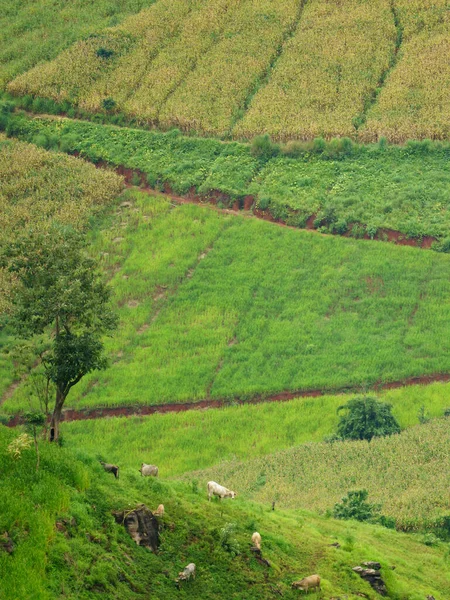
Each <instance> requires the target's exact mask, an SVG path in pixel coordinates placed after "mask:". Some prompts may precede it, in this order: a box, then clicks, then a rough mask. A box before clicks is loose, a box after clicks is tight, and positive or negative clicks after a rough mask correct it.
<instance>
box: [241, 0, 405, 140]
mask: <svg viewBox="0 0 450 600" xmlns="http://www.w3.org/2000/svg"><path fill="white" fill-rule="evenodd" d="M395 38H396V30H395V26H394V22H393V19H392V13H391V7H390V2H389V1H388V0H376V1H375V2H370V3H368V2H366V1H365V0H350V1H347V2H345V9H344V8H343V6H342V3H336V2H335V1H333V0H312V1H311V2H307V3H306V5H305V9H304V11H303V15H302V19H301V21H300V24H299V27H298V29H297V31H296V33H295V35H294V36H293V37H292V39H291V40H290V41H289V42H288V43H287V44H286V46H285V47H284V50H283V53H282V55H281V57H280V59H279V60H278V62H277V63H276V66H275V68H274V70H273V72H272V74H271V77H270V80H269V82H268V84H267V85H266V86H263V87H261V88H260V90H259V91H258V93H257V94H256V96H255V97H254V99H253V101H252V103H251V105H250V108H249V110H248V111H247V113H246V114H245V116H244V118H243V120H242V121H241V122H239V123H238V125H237V126H236V127H235V129H234V131H233V133H235V134H236V135H238V136H240V137H247V138H251V137H252V136H253V135H255V133H257V134H259V133H266V132H267V133H269V134H270V135H271V136H272V137H273V138H275V139H282V140H283V139H286V138H287V139H291V138H305V139H313V138H314V137H318V136H321V135H325V136H327V137H330V136H352V135H354V134H355V126H356V124H357V119H358V117H359V115H360V113H362V112H363V111H364V106H365V103H366V102H367V100H368V99H369V98H370V97H371V95H372V94H373V92H374V90H375V88H376V87H377V85H378V81H379V80H380V78H381V77H382V75H383V73H384V72H385V71H386V70H387V69H388V67H389V64H390V61H391V60H392V56H393V53H394V47H395Z"/></svg>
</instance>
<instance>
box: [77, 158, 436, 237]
mask: <svg viewBox="0 0 450 600" xmlns="http://www.w3.org/2000/svg"><path fill="white" fill-rule="evenodd" d="M73 155H74V156H79V153H78V152H74V153H73ZM95 166H96V167H97V168H99V169H113V170H114V171H115V172H116V173H117V174H119V175H122V176H123V177H124V179H125V185H126V186H127V187H133V188H136V189H139V190H140V191H142V192H146V193H148V194H152V195H154V194H163V195H164V196H167V197H168V198H170V199H171V200H172V201H173V202H176V203H177V204H199V205H203V206H211V205H212V206H214V207H215V209H216V210H218V211H219V212H223V213H225V214H238V213H242V211H244V213H245V214H244V216H246V217H253V218H258V219H263V220H264V221H270V222H271V223H275V224H276V225H279V226H282V227H288V228H289V229H300V228H299V227H296V226H292V225H288V224H287V223H286V221H285V220H283V219H280V218H275V217H274V216H273V215H272V214H271V213H270V211H269V210H260V209H259V208H256V205H255V201H256V199H255V197H254V196H245V197H244V198H241V199H238V200H232V199H231V198H230V197H229V196H228V195H227V194H225V193H224V192H220V191H217V190H213V191H211V192H209V193H208V194H205V195H201V194H198V193H197V190H196V189H195V188H191V189H190V190H189V192H187V194H185V195H184V196H178V195H176V194H174V193H173V190H172V189H171V187H170V185H169V184H168V183H167V182H166V183H164V186H163V191H162V192H158V191H157V190H155V189H153V188H151V187H149V186H148V184H147V178H146V174H145V173H143V172H142V171H139V170H137V169H129V168H127V167H124V166H118V167H117V166H114V165H111V164H110V163H108V162H106V161H104V160H100V161H98V162H97V163H96V164H95ZM136 181H139V182H140V184H139V187H137V186H136V185H134V183H135V182H136ZM219 203H223V204H226V205H228V206H230V205H231V208H219V207H218V206H217V205H218V204H219ZM296 214H297V213H296V211H295V210H291V211H290V216H291V217H292V216H295V215H296ZM315 217H316V216H315V215H312V216H310V217H309V218H308V220H307V222H306V224H305V226H304V227H303V229H310V230H314V231H315V230H316V228H315V227H314V220H315ZM357 225H360V224H359V223H353V224H351V225H350V228H352V227H354V226H357ZM350 235H351V229H350V230H349V231H347V232H346V233H345V234H344V235H343V237H350ZM362 239H366V240H368V239H371V238H370V236H369V235H368V234H367V233H365V234H364V236H363V238H362ZM373 239H374V240H376V241H382V242H391V243H394V244H397V245H399V246H416V247H419V248H424V249H428V248H431V244H432V243H433V242H436V241H437V238H435V237H433V236H431V235H426V236H424V237H423V238H421V239H415V238H408V237H406V235H405V234H404V233H401V232H400V231H395V230H394V229H379V230H378V231H377V234H376V236H375V237H374V238H373Z"/></svg>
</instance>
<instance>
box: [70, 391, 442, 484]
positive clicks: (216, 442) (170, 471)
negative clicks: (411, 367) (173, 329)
mask: <svg viewBox="0 0 450 600" xmlns="http://www.w3.org/2000/svg"><path fill="white" fill-rule="evenodd" d="M351 397H352V396H350V395H336V396H320V397H318V398H299V399H296V400H291V401H289V402H282V403H281V402H274V403H263V404H257V405H251V404H250V405H249V404H247V405H240V406H229V407H226V408H222V409H210V410H206V411H205V410H199V411H189V412H186V413H172V414H164V415H163V414H155V415H152V416H150V417H140V416H134V417H115V418H108V419H95V420H88V421H73V422H71V423H63V425H62V427H63V435H64V439H65V440H66V442H67V443H68V444H69V445H70V446H74V447H83V448H85V449H86V450H88V451H89V452H91V453H92V454H95V453H98V454H101V455H102V456H105V457H108V460H111V461H113V462H116V463H118V464H120V465H121V466H124V467H127V468H133V466H134V465H136V464H140V463H141V462H142V461H144V462H149V463H155V464H157V465H159V468H160V472H161V474H162V475H163V476H164V477H173V476H177V475H181V474H183V473H185V472H187V471H193V470H198V469H204V468H206V467H212V466H214V465H218V464H219V463H221V462H223V461H227V460H250V459H252V458H256V457H262V456H264V455H267V454H270V453H271V452H275V451H278V450H284V449H288V448H291V447H293V446H298V445H299V444H305V443H309V442H322V441H323V440H324V438H325V437H326V436H330V435H331V434H333V433H334V432H335V430H336V425H337V422H338V415H337V409H338V407H339V406H341V405H343V404H345V403H346V402H347V401H348V400H349V399H350V398H351ZM381 399H382V400H383V401H385V402H389V403H391V404H392V406H393V414H394V415H395V417H396V418H397V420H398V422H399V423H400V425H401V427H402V428H408V427H412V426H415V425H417V424H418V422H419V412H420V411H421V408H422V407H423V408H424V411H425V417H426V418H436V417H442V415H443V413H444V410H445V409H447V408H450V385H449V384H441V383H436V384H433V385H428V386H421V385H419V386H411V387H405V388H399V389H397V390H390V391H388V392H384V393H383V394H381Z"/></svg>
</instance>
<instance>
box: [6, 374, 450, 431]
mask: <svg viewBox="0 0 450 600" xmlns="http://www.w3.org/2000/svg"><path fill="white" fill-rule="evenodd" d="M448 381H450V374H445V373H437V374H434V375H422V376H420V377H408V378H407V379H402V380H400V381H390V382H387V383H381V382H380V383H377V384H375V385H374V386H373V388H372V389H373V390H374V391H376V392H379V391H381V390H392V389H395V388H400V387H405V386H412V385H429V384H431V383H436V382H443V383H445V382H448ZM360 391H361V388H360V387H357V386H354V387H350V386H349V387H343V388H339V389H335V390H326V389H317V390H297V391H294V392H279V393H277V394H272V395H260V396H254V397H253V398H249V399H248V400H242V399H240V398H234V399H233V400H223V399H222V400H220V399H217V400H199V401H197V402H184V403H180V402H177V403H169V404H156V405H153V406H139V405H132V406H107V407H103V408H82V409H78V410H77V409H74V408H68V409H66V410H64V411H63V414H62V419H61V420H62V421H82V420H85V419H102V418H104V417H130V416H133V415H139V416H145V415H153V414H155V413H173V412H176V413H178V412H185V411H187V410H205V409H209V408H224V407H226V406H230V405H236V404H261V403H262V402H286V401H288V400H293V399H294V398H317V397H318V396H323V395H326V394H327V395H330V394H343V393H352V392H353V393H355V392H356V393H357V392H360ZM21 424H23V417H22V415H21V414H16V415H14V416H13V417H12V418H11V419H10V420H9V421H8V423H7V425H8V427H16V426H17V425H21Z"/></svg>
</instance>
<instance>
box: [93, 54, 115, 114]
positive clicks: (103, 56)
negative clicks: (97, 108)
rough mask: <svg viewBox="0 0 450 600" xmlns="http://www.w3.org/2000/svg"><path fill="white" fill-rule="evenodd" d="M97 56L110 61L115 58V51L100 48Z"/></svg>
mask: <svg viewBox="0 0 450 600" xmlns="http://www.w3.org/2000/svg"><path fill="white" fill-rule="evenodd" d="M96 55H97V56H98V57H99V58H104V59H108V58H111V56H114V50H108V49H107V48H99V49H98V50H97V52H96ZM105 108H106V107H105Z"/></svg>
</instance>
